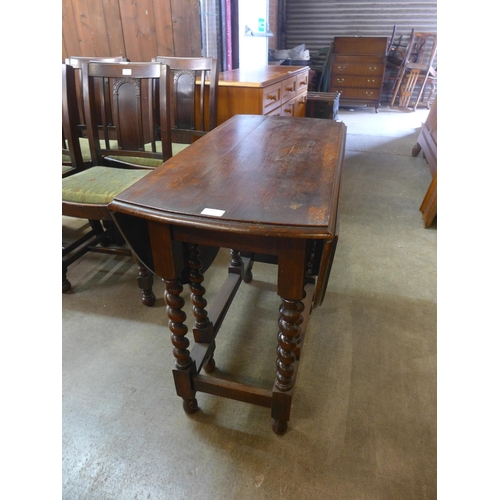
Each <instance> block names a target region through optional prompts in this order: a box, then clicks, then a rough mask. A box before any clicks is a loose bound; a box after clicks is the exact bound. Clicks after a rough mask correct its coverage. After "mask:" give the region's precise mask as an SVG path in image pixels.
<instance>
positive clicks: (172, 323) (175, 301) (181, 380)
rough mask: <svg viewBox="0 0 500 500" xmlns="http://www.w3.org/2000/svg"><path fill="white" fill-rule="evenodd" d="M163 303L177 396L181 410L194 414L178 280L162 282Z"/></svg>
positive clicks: (192, 365)
mask: <svg viewBox="0 0 500 500" xmlns="http://www.w3.org/2000/svg"><path fill="white" fill-rule="evenodd" d="M164 282H165V303H166V304H167V315H168V320H169V321H168V327H169V329H170V332H171V335H170V340H171V341H172V345H173V354H174V358H175V368H174V370H173V374H174V380H175V386H176V389H177V394H178V395H179V396H181V397H182V399H183V401H184V402H183V408H184V411H185V412H186V413H194V412H195V411H196V410H198V402H197V401H196V398H195V397H194V396H195V392H194V391H193V390H192V389H191V382H190V379H191V374H192V373H193V371H194V363H193V360H192V359H191V355H190V352H189V349H188V347H189V340H188V339H187V338H186V334H187V332H188V328H187V326H186V325H185V324H184V322H185V321H186V314H185V313H184V311H183V310H182V308H183V307H184V299H183V298H182V297H181V293H182V289H183V288H182V285H181V283H180V281H179V280H164Z"/></svg>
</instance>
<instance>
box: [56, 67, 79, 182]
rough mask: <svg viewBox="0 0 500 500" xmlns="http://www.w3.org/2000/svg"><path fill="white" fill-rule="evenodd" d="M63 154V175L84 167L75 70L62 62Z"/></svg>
mask: <svg viewBox="0 0 500 500" xmlns="http://www.w3.org/2000/svg"><path fill="white" fill-rule="evenodd" d="M61 94H62V155H63V169H62V175H63V177H65V176H67V175H70V174H73V173H75V172H79V171H80V170H83V168H84V162H83V158H82V152H81V148H80V142H79V133H78V123H79V116H78V107H77V99H76V81H75V70H74V69H73V68H72V67H71V66H69V65H67V64H65V63H63V64H62V86H61Z"/></svg>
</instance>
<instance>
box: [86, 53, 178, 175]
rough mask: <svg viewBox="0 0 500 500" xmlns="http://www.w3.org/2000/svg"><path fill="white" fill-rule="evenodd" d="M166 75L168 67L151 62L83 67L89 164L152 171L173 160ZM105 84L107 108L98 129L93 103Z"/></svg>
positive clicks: (101, 111)
mask: <svg viewBox="0 0 500 500" xmlns="http://www.w3.org/2000/svg"><path fill="white" fill-rule="evenodd" d="M169 76H170V70H169V67H168V66H166V65H164V64H160V63H153V62H150V63H141V62H125V63H102V62H89V63H88V65H87V66H85V67H84V68H83V98H84V106H85V120H86V123H87V128H88V138H89V146H90V152H91V157H92V165H94V166H97V165H105V166H114V167H121V168H134V169H137V168H145V169H150V170H151V169H154V168H156V167H158V166H160V165H161V164H162V163H164V162H165V161H166V160H168V159H169V158H171V157H172V136H171V125H170V114H169V112H168V110H169ZM107 82H109V88H110V94H111V106H110V109H108V108H107V107H102V106H101V109H100V113H101V116H102V125H100V124H99V114H98V113H97V111H96V109H97V105H96V104H97V102H102V95H103V93H105V92H106V84H107ZM156 88H158V89H159V92H156V90H154V89H156ZM110 113H111V115H110Z"/></svg>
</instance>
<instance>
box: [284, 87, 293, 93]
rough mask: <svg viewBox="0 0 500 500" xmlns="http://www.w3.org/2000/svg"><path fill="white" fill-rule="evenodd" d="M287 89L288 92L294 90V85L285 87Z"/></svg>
mask: <svg viewBox="0 0 500 500" xmlns="http://www.w3.org/2000/svg"><path fill="white" fill-rule="evenodd" d="M285 90H286V91H287V92H292V90H293V87H285Z"/></svg>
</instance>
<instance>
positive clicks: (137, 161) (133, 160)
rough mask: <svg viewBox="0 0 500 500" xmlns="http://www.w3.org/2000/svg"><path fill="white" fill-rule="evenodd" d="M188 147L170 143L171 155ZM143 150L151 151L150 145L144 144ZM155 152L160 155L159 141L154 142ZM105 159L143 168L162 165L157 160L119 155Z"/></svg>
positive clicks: (160, 161)
mask: <svg viewBox="0 0 500 500" xmlns="http://www.w3.org/2000/svg"><path fill="white" fill-rule="evenodd" d="M188 146H189V144H178V143H172V155H174V156H175V155H176V154H177V153H179V152H180V151H182V150H183V149H186V148H187V147H188ZM144 149H145V150H146V151H151V150H152V148H151V143H148V144H145V145H144ZM156 151H157V152H159V153H161V151H162V147H161V141H156ZM107 158H109V159H110V160H118V161H122V162H126V163H130V164H133V165H140V166H143V167H153V168H156V167H159V166H160V165H161V164H162V163H163V160H157V159H156V158H141V157H137V156H120V155H110V156H108V157H107Z"/></svg>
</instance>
